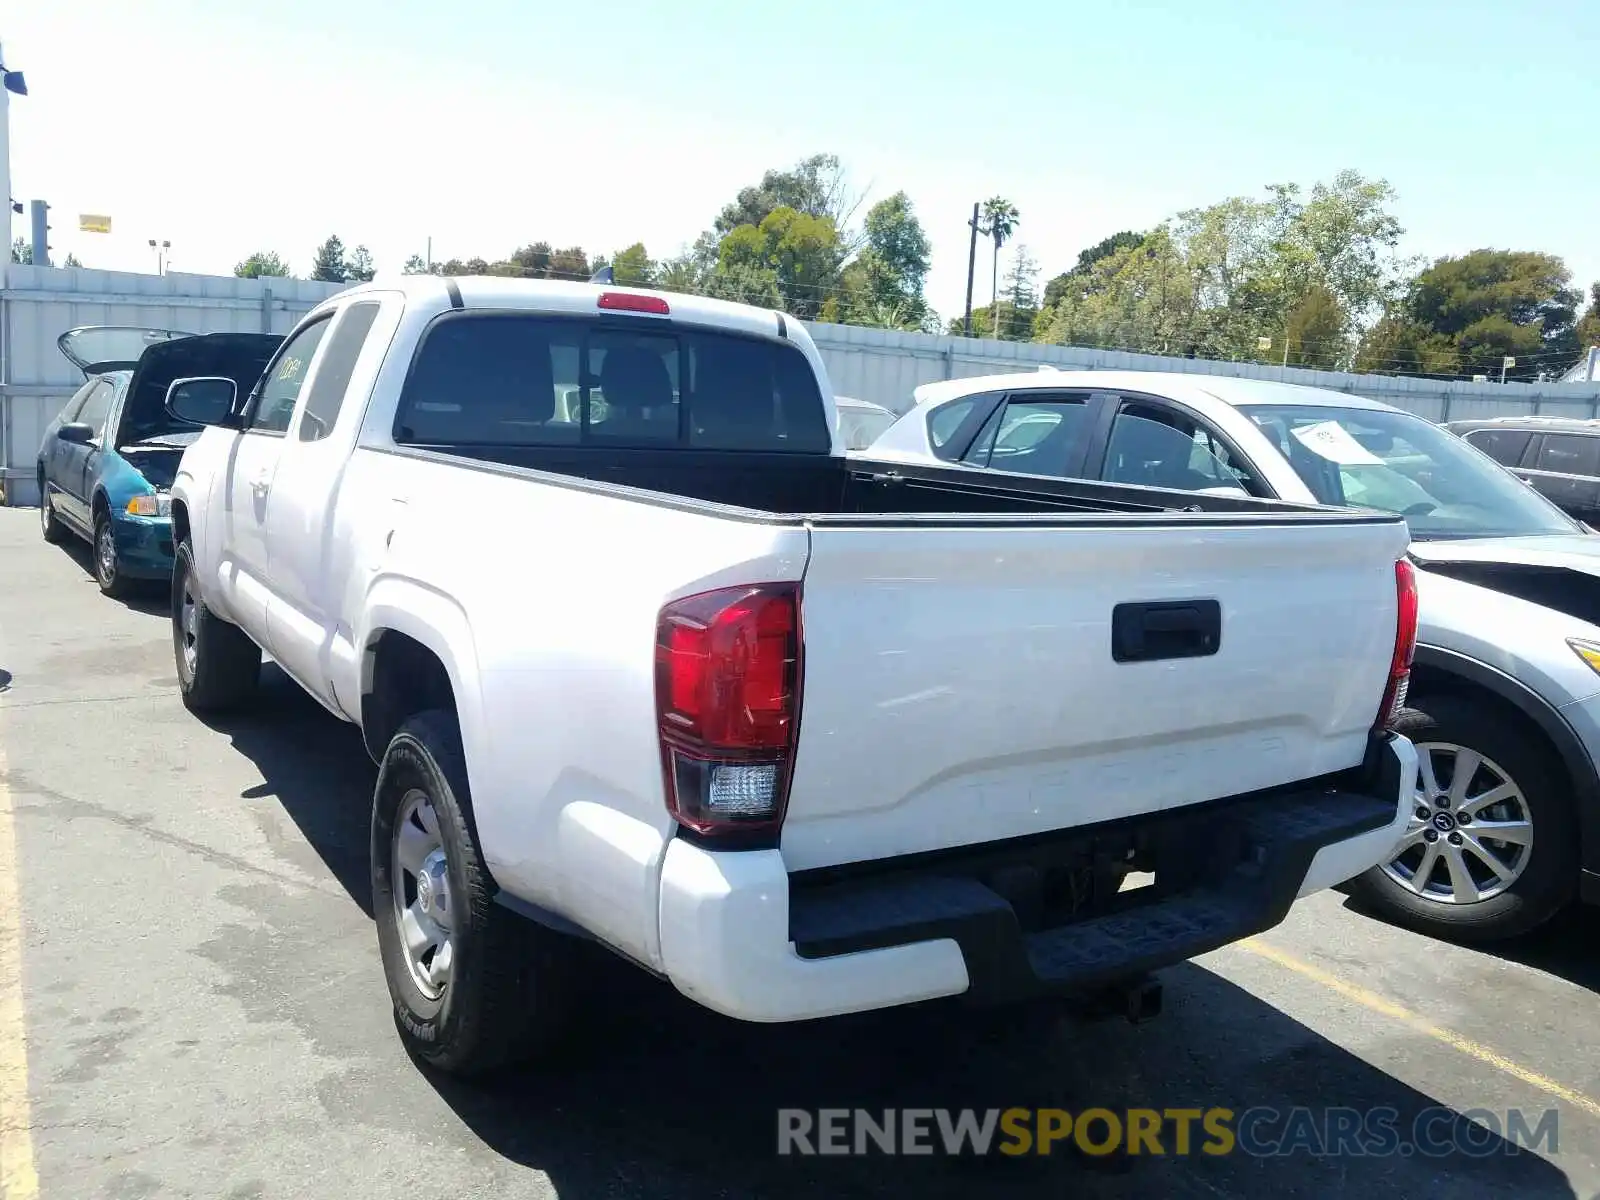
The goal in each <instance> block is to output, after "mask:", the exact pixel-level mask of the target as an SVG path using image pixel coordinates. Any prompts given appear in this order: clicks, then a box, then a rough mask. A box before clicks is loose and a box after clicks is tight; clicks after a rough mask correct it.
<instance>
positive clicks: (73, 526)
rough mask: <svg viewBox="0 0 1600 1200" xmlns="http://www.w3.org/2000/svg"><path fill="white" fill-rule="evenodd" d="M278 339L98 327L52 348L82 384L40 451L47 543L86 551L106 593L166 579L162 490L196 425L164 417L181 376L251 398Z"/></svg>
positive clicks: (167, 535)
mask: <svg viewBox="0 0 1600 1200" xmlns="http://www.w3.org/2000/svg"><path fill="white" fill-rule="evenodd" d="M282 341H283V339H282V338H281V337H280V336H278V335H277V334H266V333H206V334H192V333H180V332H176V331H173V330H170V329H134V328H126V327H120V326H108V325H96V326H86V327H84V328H80V329H73V330H70V331H68V332H67V333H64V334H62V335H61V337H60V338H59V339H57V342H56V344H57V346H59V347H60V349H61V353H62V354H64V355H65V356H66V357H67V359H68V360H69V361H71V362H72V363H73V364H74V365H75V366H76V367H78V369H79V370H81V371H82V372H83V374H84V381H85V382H84V385H83V386H82V387H81V388H79V389H78V391H77V392H76V393H74V394H73V396H72V398H71V399H70V400H68V401H67V403H66V404H65V405H64V406H63V407H62V409H61V412H60V413H59V414H58V415H57V417H56V419H55V420H54V421H52V422H51V423H50V425H49V427H48V428H47V429H46V430H45V433H44V440H43V442H42V443H41V444H40V447H39V461H38V479H39V521H40V524H41V527H42V530H43V533H44V539H45V541H47V542H61V541H63V540H64V539H65V538H66V536H67V535H68V534H74V535H76V536H78V537H81V538H83V539H84V540H86V541H87V542H88V543H89V544H90V545H91V546H92V547H93V549H94V554H93V558H94V574H95V581H96V582H97V583H98V584H99V585H100V590H101V591H102V592H105V593H106V594H107V595H110V596H116V595H121V594H123V593H125V592H126V591H128V589H129V587H130V585H132V584H134V583H136V582H137V581H139V580H163V579H167V578H170V577H171V574H172V520H171V515H170V503H171V502H170V500H169V499H168V489H169V488H170V487H171V486H172V479H173V476H174V475H175V474H176V473H177V470H178V460H179V459H181V458H182V457H183V451H184V448H185V447H186V446H188V445H189V443H190V442H192V441H194V440H195V439H196V438H198V437H199V436H200V434H201V432H202V431H203V429H204V427H203V426H200V425H195V424H192V423H190V422H186V421H181V420H179V419H178V418H177V417H175V416H173V415H172V414H171V413H170V412H168V411H167V405H166V400H167V389H168V387H169V386H170V385H171V384H172V383H173V382H174V381H175V380H178V379H184V378H190V377H193V376H200V375H204V376H225V377H227V378H229V379H232V380H233V381H234V383H235V385H236V387H237V389H238V395H239V396H241V397H243V396H248V395H249V394H250V390H251V389H252V388H253V387H254V386H255V384H256V381H257V380H258V379H259V378H260V377H261V372H262V371H263V370H265V369H266V365H267V360H268V359H269V358H271V357H272V354H273V352H274V351H275V350H276V349H277V348H278V345H279V343H280V342H282Z"/></svg>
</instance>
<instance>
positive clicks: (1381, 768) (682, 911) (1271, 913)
mask: <svg viewBox="0 0 1600 1200" xmlns="http://www.w3.org/2000/svg"><path fill="white" fill-rule="evenodd" d="M1416 762H1417V760H1416V752H1415V750H1414V749H1413V748H1412V746H1411V744H1410V742H1408V741H1406V740H1404V739H1403V738H1392V739H1388V740H1387V741H1383V742H1377V743H1375V744H1374V747H1373V753H1372V754H1371V755H1369V756H1368V763H1367V766H1366V767H1365V768H1363V769H1362V770H1361V771H1360V772H1352V773H1350V774H1349V775H1348V776H1345V777H1340V778H1337V779H1333V780H1328V781H1322V782H1321V783H1320V784H1319V785H1317V786H1309V785H1308V786H1307V787H1305V788H1303V789H1297V790H1285V791H1273V792H1266V793H1258V794H1255V795H1252V796H1243V797H1238V798H1234V799H1230V800H1223V801H1217V802H1215V803H1212V804H1205V805H1195V806H1192V807H1190V808H1186V809H1183V810H1179V811H1176V812H1166V813H1157V814H1151V815H1149V816H1146V817H1140V818H1135V819H1132V820H1128V821H1118V822H1108V823H1106V824H1104V825H1097V826H1093V827H1090V828H1083V829H1076V830H1071V831H1068V832H1066V833H1063V834H1060V835H1054V836H1051V837H1049V838H1045V839H1019V841H1018V842H1017V843H1014V844H1013V843H995V844H990V845H986V846H977V847H968V848H964V849H961V850H958V851H953V852H948V853H940V854H935V855H917V856H914V857H912V858H908V859H897V860H891V861H888V862H880V863H871V864H857V865H855V866H853V867H849V868H840V869H836V870H830V871H818V872H806V873H803V874H799V875H793V876H791V875H790V874H789V873H788V871H787V870H786V868H785V866H784V862H783V857H782V854H781V852H780V851H777V850H761V851H733V852H726V851H724V852H718V851H713V850H707V849H704V848H702V847H699V846H696V845H694V844H692V843H690V842H688V841H686V840H684V839H682V838H678V839H675V840H674V841H673V842H672V843H671V844H670V845H669V846H668V848H667V852H666V856H665V859H664V861H663V864H662V871H661V954H662V962H663V966H664V968H665V973H666V974H667V976H668V978H670V979H671V980H672V982H673V983H674V985H675V986H676V987H677V988H678V990H679V991H681V992H683V993H684V994H685V995H687V996H689V997H690V998H692V999H694V1000H696V1001H698V1002H699V1003H701V1004H703V1005H705V1006H706V1007H707V1008H710V1009H713V1010H715V1011H717V1012H721V1013H724V1014H726V1015H728V1016H731V1017H736V1018H739V1019H741V1020H747V1021H798V1020H808V1019H812V1018H816V1017H826V1016H835V1015H839V1014H842V1013H849V1012H861V1011H865V1010H868V1009H876V1008H887V1007H892V1006H895V1005H900V1004H909V1003H915V1002H917V1001H921V1000H930V999H934V998H937V997H942V996H956V995H962V996H965V997H966V998H968V999H970V1000H973V1001H975V1002H983V1003H999V1002H1007V1001H1014V1000H1025V999H1029V998H1032V997H1036V996H1042V995H1052V994H1060V995H1072V994H1074V993H1079V992H1092V991H1094V990H1096V989H1099V988H1103V987H1109V986H1115V985H1116V984H1117V983H1119V982H1123V981H1126V980H1129V979H1133V978H1137V977H1138V976H1140V975H1142V974H1144V973H1146V972H1148V971H1151V970H1155V969H1158V968H1161V967H1165V966H1170V965H1172V964H1174V963H1177V962H1181V961H1183V960H1185V959H1189V958H1193V957H1194V956H1196V955H1199V954H1204V953H1207V952H1208V951H1211V950H1215V949H1217V948H1218V947H1221V946H1224V945H1227V944H1228V943H1230V942H1234V941H1237V940H1239V939H1241V938H1245V937H1249V936H1250V935H1252V934H1256V933H1260V932H1262V931H1263V930H1266V929H1270V928H1271V927H1273V926H1274V925H1277V924H1278V923H1279V922H1280V921H1282V920H1283V918H1284V916H1285V915H1286V914H1287V913H1288V911H1289V908H1290V906H1291V905H1292V904H1293V903H1294V901H1295V900H1296V899H1297V898H1298V897H1300V896H1304V895H1308V894H1310V893H1311V892H1314V891H1320V890H1322V889H1323V888H1327V887H1331V886H1333V885H1334V884H1337V883H1341V882H1343V881H1344V880H1346V879H1349V878H1351V877H1353V876H1355V875H1358V874H1360V873H1361V872H1362V871H1364V870H1366V869H1367V868H1369V867H1371V866H1373V865H1374V864H1376V863H1378V862H1380V861H1381V860H1383V859H1384V858H1385V857H1387V855H1388V854H1389V852H1390V851H1391V850H1392V848H1393V847H1394V845H1395V843H1396V841H1397V840H1398V839H1399V837H1400V835H1401V834H1402V833H1403V831H1404V829H1405V824H1406V819H1407V817H1408V815H1409V811H1410V804H1411V797H1412V795H1413V792H1414V790H1415V780H1416ZM1130 852H1131V853H1135V854H1136V855H1138V856H1139V857H1140V858H1141V860H1148V861H1149V862H1150V863H1152V864H1153V866H1154V874H1155V883H1154V884H1153V885H1152V886H1151V887H1149V888H1148V889H1143V890H1140V891H1138V892H1113V894H1110V895H1104V896H1100V897H1098V898H1089V900H1085V901H1084V902H1082V903H1079V902H1078V901H1077V900H1076V899H1075V900H1074V903H1073V912H1072V913H1071V915H1069V916H1068V917H1067V919H1065V920H1064V921H1063V920H1061V919H1059V918H1060V910H1059V907H1057V908H1055V909H1053V910H1052V908H1051V903H1050V901H1049V900H1048V899H1046V900H1044V901H1042V902H1041V899H1040V888H1039V886H1037V884H1038V883H1039V882H1040V881H1048V880H1049V879H1051V878H1058V877H1060V871H1061V870H1066V871H1068V872H1069V873H1071V874H1072V875H1073V877H1074V878H1075V879H1076V878H1081V877H1082V874H1083V871H1084V870H1085V869H1090V868H1092V867H1093V865H1094V864H1101V865H1104V864H1105V863H1106V862H1107V861H1108V859H1107V856H1108V855H1109V856H1110V858H1111V859H1112V860H1116V861H1121V860H1123V859H1125V858H1126V856H1127V855H1128V854H1129V853H1130ZM1052 872H1054V875H1052ZM1030 877H1031V878H1032V879H1033V880H1034V882H1032V883H1030ZM1073 886H1074V889H1076V886H1077V885H1076V883H1074V885H1073ZM1044 890H1045V892H1048V886H1046V887H1045V889H1044ZM1074 896H1075V897H1076V891H1074ZM1091 901H1092V902H1091ZM1052 911H1053V912H1054V915H1053V916H1052V915H1051V913H1052Z"/></svg>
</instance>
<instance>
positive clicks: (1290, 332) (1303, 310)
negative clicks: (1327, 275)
mask: <svg viewBox="0 0 1600 1200" xmlns="http://www.w3.org/2000/svg"><path fill="white" fill-rule="evenodd" d="M1284 339H1285V341H1286V342H1287V343H1288V356H1287V359H1286V361H1287V362H1288V364H1289V365H1290V366H1298V367H1317V368H1320V369H1321V370H1324V371H1331V370H1333V369H1335V368H1336V367H1338V366H1339V365H1340V364H1342V363H1343V362H1344V361H1345V357H1346V355H1345V344H1344V340H1345V315H1344V310H1343V309H1341V308H1340V307H1339V299H1338V297H1337V296H1335V295H1334V294H1333V291H1332V289H1330V288H1328V287H1326V286H1324V285H1322V284H1320V283H1319V284H1313V285H1312V287H1311V289H1310V290H1309V291H1307V292H1306V294H1305V296H1304V297H1303V298H1302V299H1301V301H1300V303H1299V304H1297V305H1295V306H1294V308H1293V309H1292V310H1291V311H1290V313H1289V321H1288V325H1287V327H1286V331H1285V334H1284Z"/></svg>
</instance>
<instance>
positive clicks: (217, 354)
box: [116, 333, 283, 446]
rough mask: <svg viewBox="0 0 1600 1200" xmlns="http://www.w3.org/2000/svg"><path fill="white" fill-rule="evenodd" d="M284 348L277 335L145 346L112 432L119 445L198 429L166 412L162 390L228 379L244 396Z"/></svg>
mask: <svg viewBox="0 0 1600 1200" xmlns="http://www.w3.org/2000/svg"><path fill="white" fill-rule="evenodd" d="M282 343H283V336H282V335H281V334H276V333H202V334H194V335H191V336H189V337H184V338H175V339H172V340H170V341H165V342H160V343H158V344H155V345H152V346H150V347H149V348H148V349H147V350H146V351H145V352H144V354H143V355H142V356H141V357H140V359H139V365H138V366H137V367H135V368H134V372H133V377H132V378H131V379H130V380H129V381H128V397H127V400H126V401H125V402H124V403H123V406H122V423H121V424H120V425H119V426H118V427H117V442H116V444H117V445H118V446H124V445H131V444H133V443H136V442H141V441H144V440H146V439H148V438H152V437H169V436H170V435H171V434H174V433H180V432H185V431H191V430H197V429H198V428H199V427H198V426H195V425H189V424H186V423H184V422H180V421H178V420H177V419H176V418H175V417H173V416H171V415H170V414H169V413H168V412H167V388H168V387H169V386H170V385H171V384H172V382H173V380H176V379H184V378H187V377H189V376H193V375H220V376H223V377H225V378H228V379H231V380H233V382H234V385H235V386H236V387H237V388H238V389H239V395H240V396H245V395H247V394H248V393H249V392H250V390H251V389H252V388H254V387H255V385H256V381H257V380H258V379H260V378H261V372H262V371H264V370H266V367H267V360H268V359H270V358H271V357H272V355H273V353H274V351H276V350H277V348H278V347H279V346H280V345H281V344H282Z"/></svg>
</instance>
